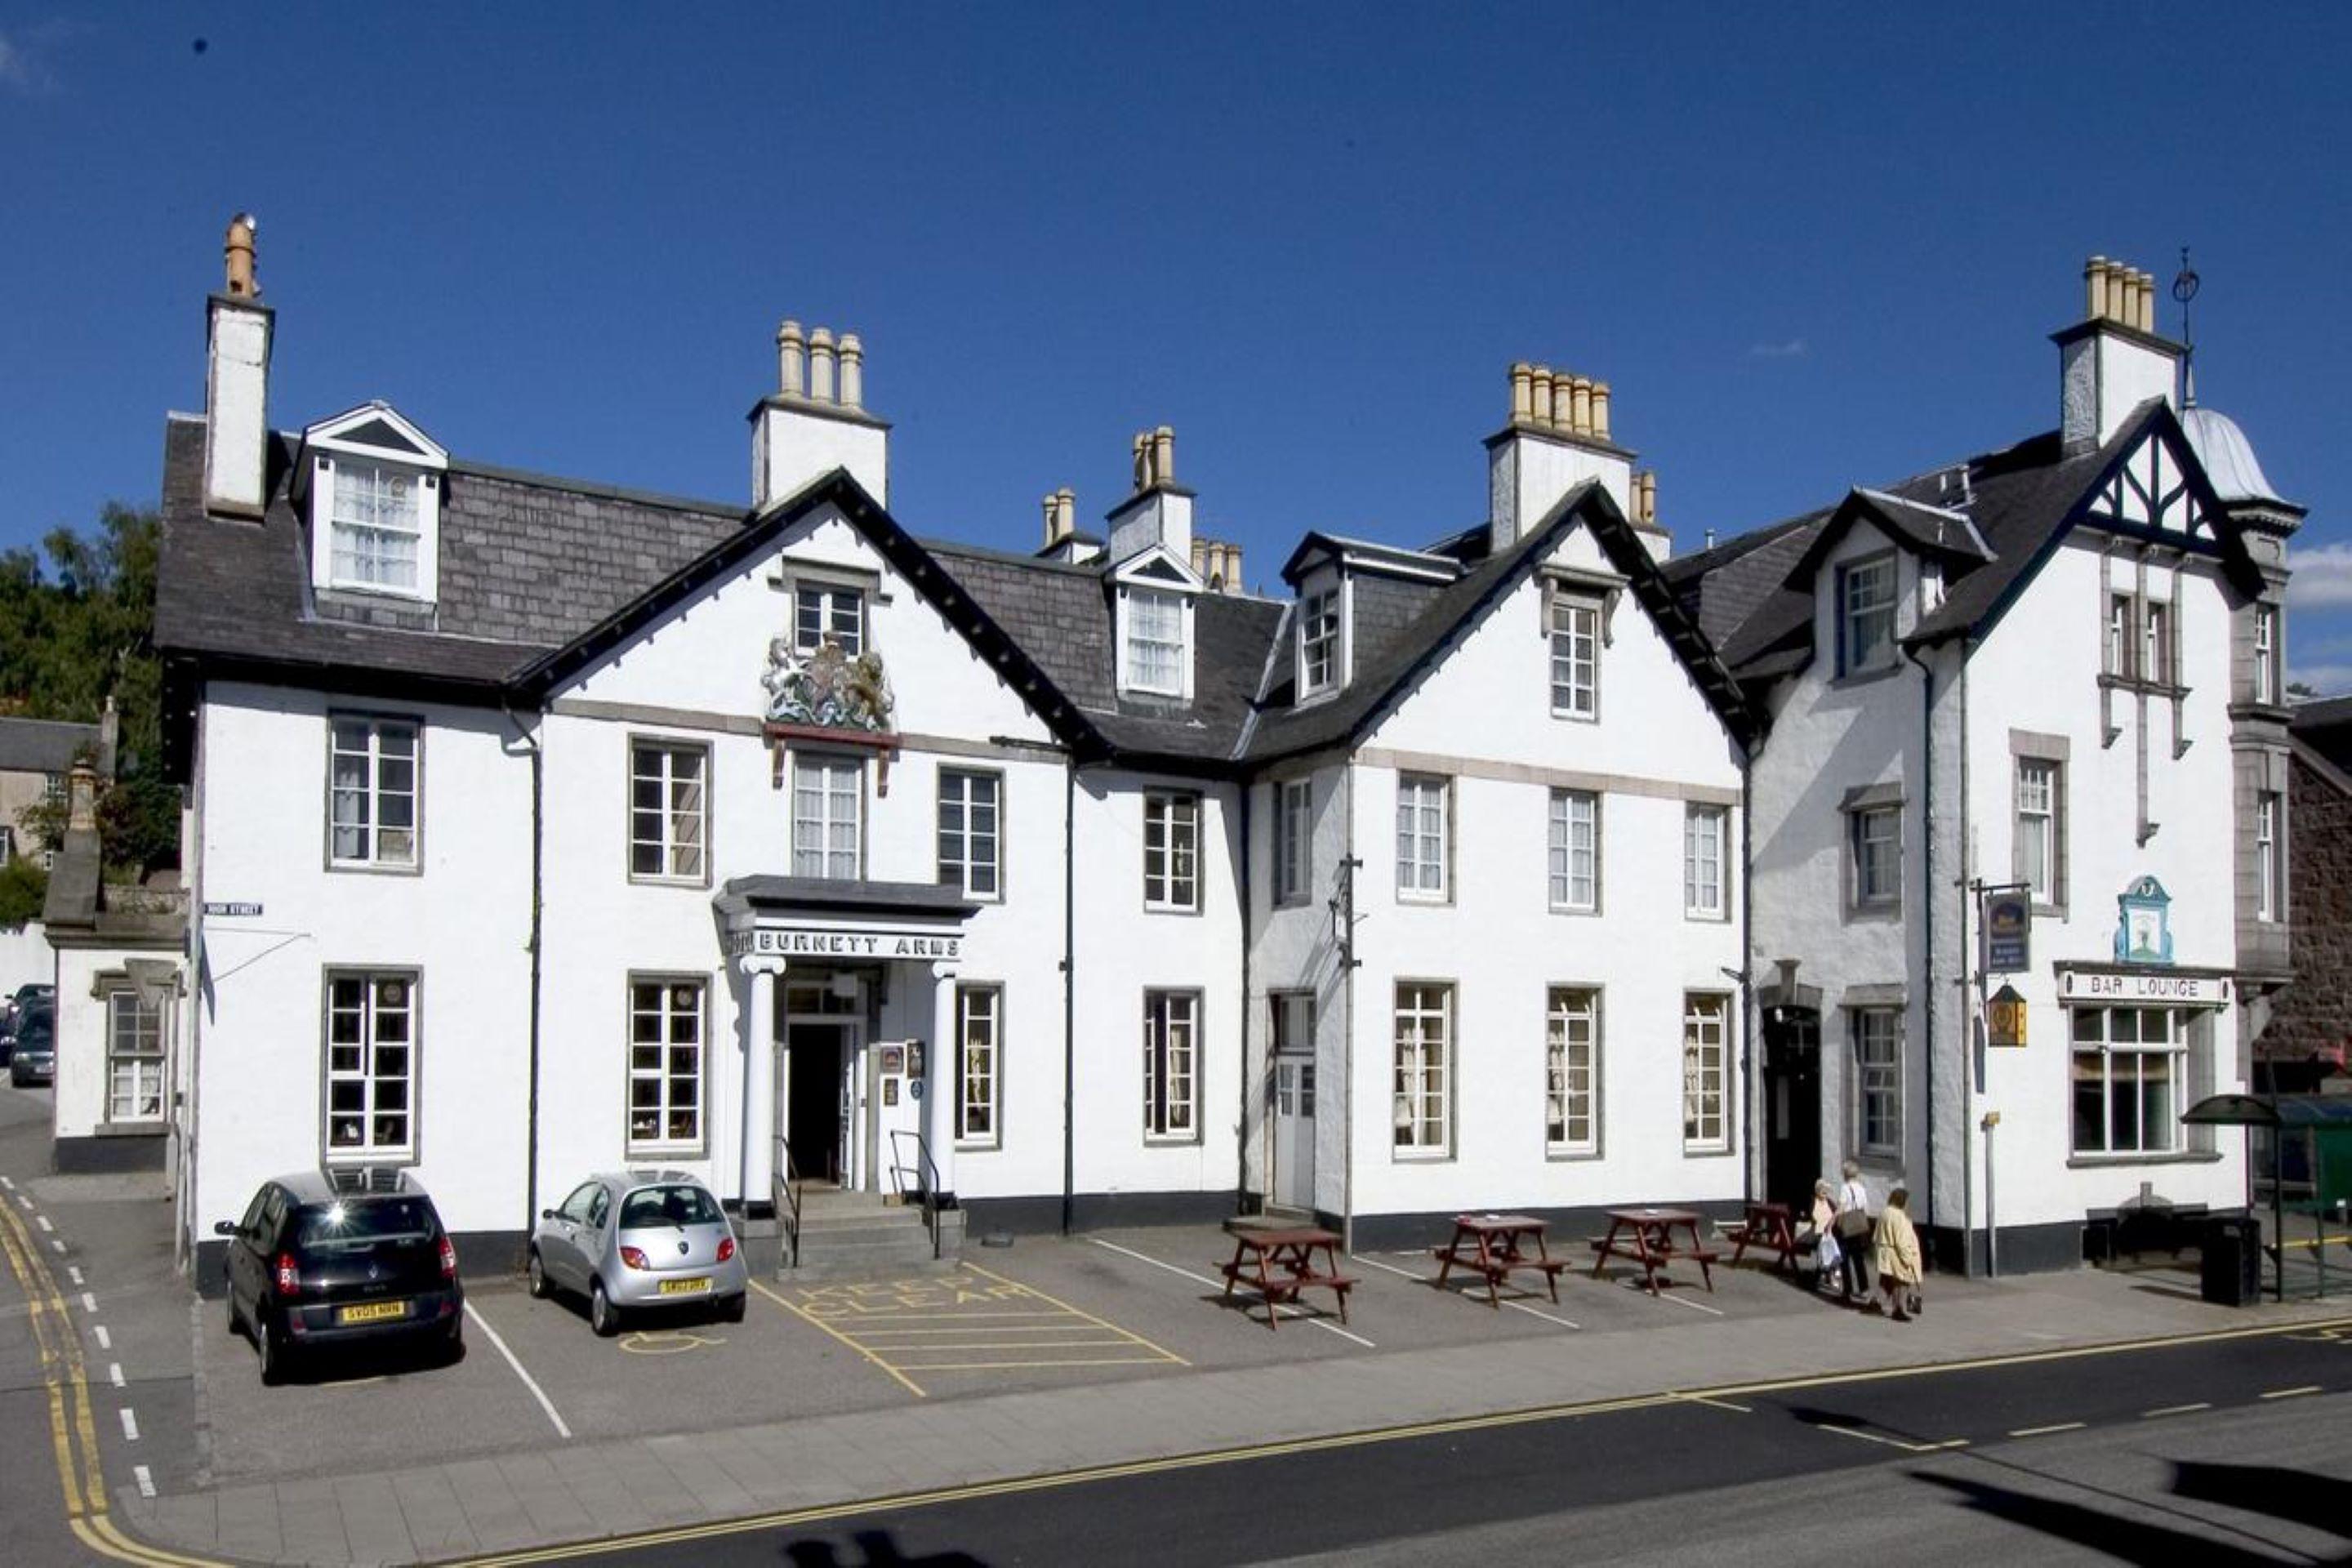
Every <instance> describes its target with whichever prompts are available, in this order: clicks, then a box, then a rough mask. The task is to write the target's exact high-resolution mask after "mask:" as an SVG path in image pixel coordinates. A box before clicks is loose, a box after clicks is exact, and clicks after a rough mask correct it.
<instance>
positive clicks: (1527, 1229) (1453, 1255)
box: [1431, 1214, 1568, 1311]
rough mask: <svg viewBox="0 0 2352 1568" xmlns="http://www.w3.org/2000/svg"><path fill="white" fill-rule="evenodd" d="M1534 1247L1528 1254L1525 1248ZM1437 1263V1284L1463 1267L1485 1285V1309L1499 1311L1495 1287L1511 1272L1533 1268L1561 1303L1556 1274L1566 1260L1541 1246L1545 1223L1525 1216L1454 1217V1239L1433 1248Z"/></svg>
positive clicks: (1509, 1275) (1440, 1286)
mask: <svg viewBox="0 0 2352 1568" xmlns="http://www.w3.org/2000/svg"><path fill="white" fill-rule="evenodd" d="M1530 1241H1532V1242H1533V1243H1534V1244H1535V1247H1534V1250H1533V1252H1532V1253H1531V1252H1529V1250H1528V1242H1530ZM1431 1250H1432V1252H1433V1254H1434V1255H1435V1257H1436V1258H1437V1262H1438V1269H1437V1285H1438V1288H1439V1289H1444V1287H1445V1281H1446V1278H1447V1277H1448V1276H1449V1275H1451V1274H1452V1273H1453V1272H1454V1269H1456V1268H1461V1269H1464V1270H1465V1271H1466V1272H1468V1273H1471V1274H1475V1275H1476V1276H1478V1277H1479V1278H1481V1279H1485V1280H1486V1304H1487V1305H1488V1306H1490V1307H1493V1308H1494V1309H1495V1310H1497V1311H1500V1310H1502V1306H1503V1299H1502V1296H1501V1295H1500V1294H1499V1291H1498V1287H1500V1286H1501V1285H1502V1284H1503V1283H1504V1282H1505V1281H1506V1280H1507V1279H1509V1278H1510V1277H1511V1274H1512V1271H1513V1270H1515V1269H1520V1268H1526V1269H1532V1270H1534V1271H1535V1272H1537V1273H1539V1274H1541V1275H1542V1276H1543V1277H1544V1285H1545V1287H1546V1289H1549V1291H1550V1292H1551V1299H1552V1300H1555V1301H1557V1300H1559V1271H1560V1270H1561V1269H1563V1268H1567V1267H1568V1262H1567V1260H1566V1259H1565V1258H1553V1257H1552V1256H1551V1255H1550V1253H1549V1251H1548V1250H1547V1249H1546V1248H1545V1247H1544V1222H1543V1221H1541V1220H1539V1219H1535V1218H1532V1217H1530V1216H1529V1215H1523V1214H1465V1215H1454V1239H1453V1240H1452V1241H1450V1242H1447V1243H1446V1244H1445V1245H1444V1247H1433V1248H1432V1249H1431Z"/></svg>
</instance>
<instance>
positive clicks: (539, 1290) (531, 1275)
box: [523, 1247, 547, 1301]
mask: <svg viewBox="0 0 2352 1568" xmlns="http://www.w3.org/2000/svg"><path fill="white" fill-rule="evenodd" d="M523 1287H524V1289H528V1290H529V1291H530V1299H531V1300H534V1301H544V1300H547V1265H546V1264H544V1263H541V1261H540V1260H539V1248H537V1247H532V1248H531V1249H530V1262H529V1263H527V1264H525V1265H524V1266H523Z"/></svg>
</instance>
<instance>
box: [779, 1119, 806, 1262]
mask: <svg viewBox="0 0 2352 1568" xmlns="http://www.w3.org/2000/svg"><path fill="white" fill-rule="evenodd" d="M773 1179H774V1182H775V1187H776V1217H777V1218H778V1219H780V1220H782V1222H783V1226H784V1267H785V1268H799V1267H800V1266H801V1180H800V1173H799V1172H798V1171H796V1170H794V1169H793V1143H792V1140H791V1139H789V1138H787V1137H785V1136H784V1135H783V1134H782V1133H781V1132H779V1133H777V1134H776V1168H775V1171H774V1173H773Z"/></svg>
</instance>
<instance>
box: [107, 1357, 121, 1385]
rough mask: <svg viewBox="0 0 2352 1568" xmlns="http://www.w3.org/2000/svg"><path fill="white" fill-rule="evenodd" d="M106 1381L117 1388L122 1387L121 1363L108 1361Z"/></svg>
mask: <svg viewBox="0 0 2352 1568" xmlns="http://www.w3.org/2000/svg"><path fill="white" fill-rule="evenodd" d="M106 1381H107V1382H109V1383H110V1384H114V1386H115V1387H117V1388H121V1386H122V1363H121V1362H119V1361H110V1362H108V1363H106Z"/></svg>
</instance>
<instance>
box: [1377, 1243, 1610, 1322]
mask: <svg viewBox="0 0 2352 1568" xmlns="http://www.w3.org/2000/svg"><path fill="white" fill-rule="evenodd" d="M1349 1257H1351V1258H1354V1259H1355V1260H1356V1261H1357V1262H1359V1263H1365V1264H1370V1266H1371V1267H1372V1268H1380V1269H1385V1270H1386V1271H1387V1272H1389V1273H1391V1274H1401V1275H1402V1276H1403V1277H1404V1278H1405V1279H1418V1280H1420V1281H1421V1282H1422V1283H1423V1284H1424V1285H1434V1284H1436V1283H1437V1276H1436V1275H1434V1274H1416V1273H1414V1272H1413V1271H1412V1269H1410V1268H1398V1267H1397V1266H1396V1265H1395V1264H1393V1263H1383V1262H1381V1260H1380V1259H1379V1258H1369V1257H1366V1256H1365V1255H1364V1254H1363V1253H1360V1252H1356V1253H1350V1254H1349ZM1502 1305H1504V1306H1506V1307H1508V1308H1510V1309H1511V1310H1513V1311H1515V1312H1525V1313H1526V1314H1527V1315H1528V1317H1530V1318H1541V1319H1542V1320H1543V1321H1545V1322H1547V1323H1558V1324H1559V1326H1560V1327H1561V1328H1564V1329H1582V1328H1583V1327H1584V1325H1583V1324H1581V1323H1573V1322H1570V1321H1569V1320H1567V1319H1566V1318H1562V1317H1559V1316H1556V1315H1555V1314H1553V1313H1550V1312H1544V1311H1538V1310H1536V1309H1535V1308H1533V1307H1530V1306H1528V1304H1527V1303H1526V1302H1525V1301H1505V1302H1503V1303H1502Z"/></svg>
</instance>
